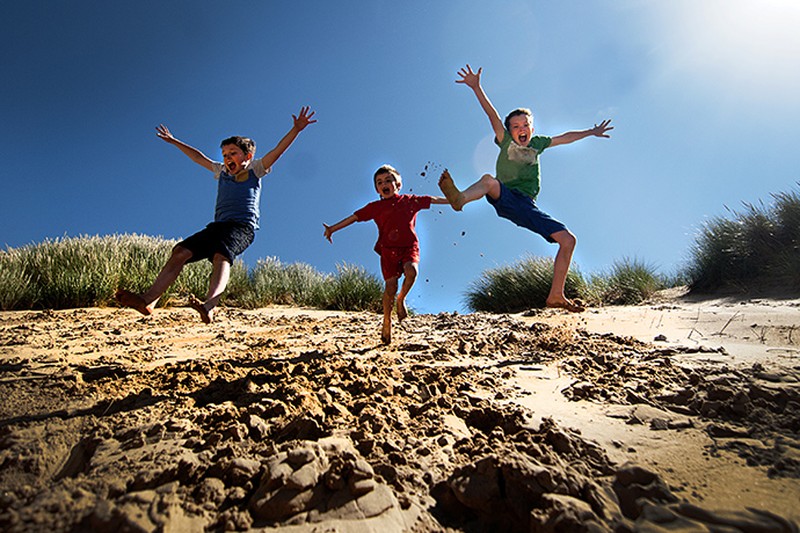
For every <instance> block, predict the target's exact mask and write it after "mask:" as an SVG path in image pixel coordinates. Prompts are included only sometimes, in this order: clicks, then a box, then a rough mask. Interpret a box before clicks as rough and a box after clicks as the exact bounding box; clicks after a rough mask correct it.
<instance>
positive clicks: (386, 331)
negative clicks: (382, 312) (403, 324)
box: [381, 322, 392, 344]
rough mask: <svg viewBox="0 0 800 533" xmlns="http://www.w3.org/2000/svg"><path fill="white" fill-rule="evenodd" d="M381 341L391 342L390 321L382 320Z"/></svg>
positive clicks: (384, 342)
mask: <svg viewBox="0 0 800 533" xmlns="http://www.w3.org/2000/svg"><path fill="white" fill-rule="evenodd" d="M381 341H382V342H383V344H390V343H391V342H392V323H391V322H384V323H383V329H382V330H381Z"/></svg>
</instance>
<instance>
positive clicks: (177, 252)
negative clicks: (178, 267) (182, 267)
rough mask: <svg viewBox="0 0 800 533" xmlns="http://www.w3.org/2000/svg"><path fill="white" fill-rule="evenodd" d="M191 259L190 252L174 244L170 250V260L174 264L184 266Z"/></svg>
mask: <svg viewBox="0 0 800 533" xmlns="http://www.w3.org/2000/svg"><path fill="white" fill-rule="evenodd" d="M191 258H192V251H191V250H189V249H188V248H184V247H183V246H181V245H179V244H176V245H175V247H174V248H173V249H172V257H170V259H171V260H172V261H174V262H176V263H180V264H184V263H186V262H187V261H188V260H189V259H191Z"/></svg>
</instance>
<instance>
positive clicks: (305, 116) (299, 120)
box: [292, 106, 316, 131]
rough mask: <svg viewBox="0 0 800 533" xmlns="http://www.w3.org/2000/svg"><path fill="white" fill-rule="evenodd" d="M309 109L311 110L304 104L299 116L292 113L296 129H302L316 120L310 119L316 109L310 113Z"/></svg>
mask: <svg viewBox="0 0 800 533" xmlns="http://www.w3.org/2000/svg"><path fill="white" fill-rule="evenodd" d="M309 111H311V106H304V107H302V108H301V109H300V115H299V116H296V115H292V120H293V121H294V127H295V128H296V129H297V131H303V130H304V129H305V127H306V126H308V125H309V124H313V123H315V122H316V120H312V117H313V116H314V113H316V111H311V112H310V113H309Z"/></svg>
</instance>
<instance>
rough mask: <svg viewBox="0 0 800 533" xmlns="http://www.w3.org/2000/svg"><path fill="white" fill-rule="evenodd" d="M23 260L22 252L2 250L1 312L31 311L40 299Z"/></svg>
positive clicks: (0, 273) (0, 254)
mask: <svg viewBox="0 0 800 533" xmlns="http://www.w3.org/2000/svg"><path fill="white" fill-rule="evenodd" d="M22 259H23V258H22V253H21V252H20V250H17V249H13V248H8V249H6V250H0V310H3V311H10V310H13V309H30V307H31V306H32V304H33V302H35V301H37V299H38V297H37V293H36V287H35V286H34V285H33V284H32V283H31V274H30V273H28V272H27V271H26V270H25V268H24V267H25V264H24V262H23V260H22Z"/></svg>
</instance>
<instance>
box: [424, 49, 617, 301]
mask: <svg viewBox="0 0 800 533" xmlns="http://www.w3.org/2000/svg"><path fill="white" fill-rule="evenodd" d="M481 72H482V69H480V68H479V69H478V71H477V72H473V71H472V68H471V67H470V66H469V65H467V66H466V67H465V68H462V69H461V70H460V71H459V72H458V74H459V76H460V77H461V79H458V80H456V83H463V84H464V85H466V86H467V87H469V88H470V89H472V91H473V92H474V93H475V96H476V97H477V98H478V103H479V104H480V105H481V108H482V109H483V111H484V113H486V116H487V117H489V122H490V123H491V126H492V131H494V135H495V139H494V142H495V143H496V144H497V146H498V147H499V148H500V154H499V155H498V156H497V165H496V174H497V175H496V176H491V175H489V174H484V175H483V176H482V177H481V178H480V179H479V180H478V181H476V182H475V183H473V184H472V185H470V186H469V187H467V188H466V189H465V190H464V191H460V190H458V188H456V186H455V183H453V178H452V177H451V176H450V173H449V172H448V171H447V170H445V171H444V172H443V173H442V176H441V178H440V179H439V188H440V189H441V190H442V192H443V193H444V195H445V196H446V197H447V199H448V201H449V202H450V205H451V206H452V207H453V209H455V210H456V211H461V209H462V208H463V207H464V205H465V204H467V203H469V202H474V201H475V200H478V199H479V198H486V200H487V201H488V202H489V203H490V204H491V205H492V206H493V207H494V208H495V211H497V215H498V216H500V217H502V218H505V219H508V220H510V221H511V222H513V223H515V224H517V225H518V226H521V227H523V228H526V229H528V230H530V231H533V232H534V233H538V234H539V235H541V236H542V237H544V239H545V240H547V241H548V242H551V243H556V244H558V252H556V258H555V261H554V264H553V281H552V284H551V286H550V293H549V294H548V296H547V299H546V301H545V305H546V306H547V307H557V308H561V309H566V310H568V311H572V312H580V311H583V310H584V308H583V306H582V305H581V304H580V303H579V302H574V301H572V300H570V299H568V298H567V297H566V295H565V294H564V285H565V283H566V280H567V273H568V272H569V265H570V263H571V262H572V252H573V251H574V250H575V243H576V239H575V235H573V234H572V232H570V231H569V230H568V229H567V227H566V226H565V225H564V224H563V223H562V222H560V221H558V220H556V219H555V218H553V217H551V216H550V215H548V214H547V213H545V212H544V211H542V210H541V209H539V208H538V207H537V206H536V197H537V195H538V194H539V187H540V176H539V155H540V154H541V153H542V152H543V151H544V150H545V149H546V148H552V147H553V146H559V145H561V144H569V143H572V142H575V141H579V140H581V139H585V138H586V137H591V136H594V137H605V138H607V137H609V135H608V132H609V131H610V130H613V129H614V127H613V126H609V124H610V123H611V121H610V120H604V121H603V122H601V123H600V124H595V126H594V127H593V128H589V129H586V130H580V131H568V132H566V133H562V134H561V135H556V136H555V137H548V136H545V135H534V134H533V115H532V114H531V112H530V110H529V109H522V108H520V109H515V110H514V111H512V112H511V113H509V114H508V116H507V117H506V119H505V121H502V120H500V115H499V114H498V113H497V110H495V108H494V106H493V105H492V103H491V102H490V101H489V98H488V97H487V96H486V93H484V92H483V88H482V87H481Z"/></svg>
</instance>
